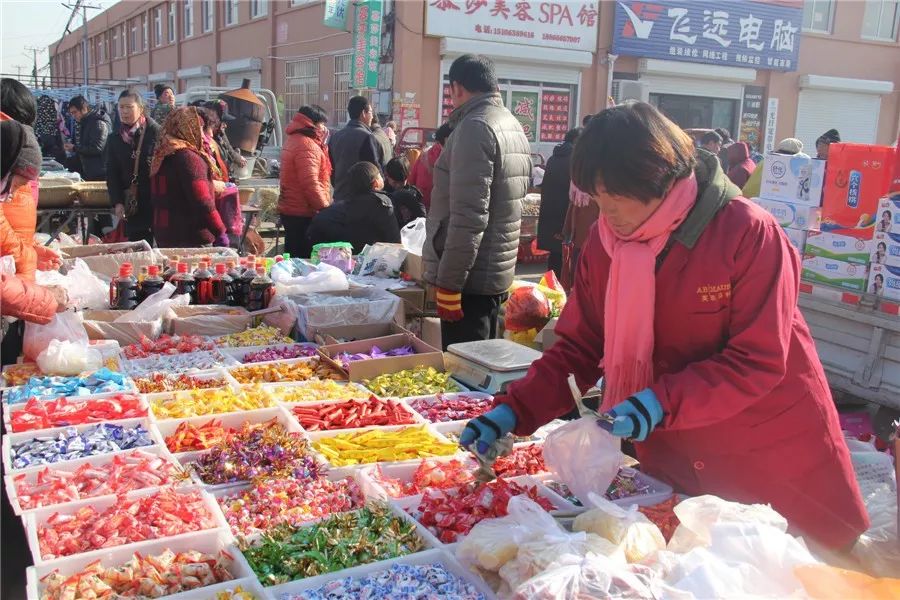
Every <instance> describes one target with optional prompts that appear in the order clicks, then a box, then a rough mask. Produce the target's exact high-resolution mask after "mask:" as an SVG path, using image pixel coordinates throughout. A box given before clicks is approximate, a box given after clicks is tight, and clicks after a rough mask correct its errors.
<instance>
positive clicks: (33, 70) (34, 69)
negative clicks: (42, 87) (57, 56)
mask: <svg viewBox="0 0 900 600" xmlns="http://www.w3.org/2000/svg"><path fill="white" fill-rule="evenodd" d="M25 50H26V51H27V52H31V56H32V59H33V61H34V62H33V63H32V65H33V66H32V68H31V77H32V79H34V89H37V87H38V68H37V53H38V52H43V50H44V49H43V48H38V47H36V46H25Z"/></svg>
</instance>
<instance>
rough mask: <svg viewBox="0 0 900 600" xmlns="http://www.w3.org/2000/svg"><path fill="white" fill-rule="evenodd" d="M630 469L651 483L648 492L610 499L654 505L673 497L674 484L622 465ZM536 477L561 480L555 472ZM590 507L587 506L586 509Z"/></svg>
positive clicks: (639, 504) (619, 501) (624, 503)
mask: <svg viewBox="0 0 900 600" xmlns="http://www.w3.org/2000/svg"><path fill="white" fill-rule="evenodd" d="M624 469H628V470H630V471H633V472H634V477H635V479H637V480H638V481H640V482H641V483H643V484H646V485H649V486H650V490H649V492H648V493H646V494H640V495H638V496H629V497H627V498H620V499H619V500H610V502H612V503H613V504H618V505H619V506H623V507H626V508H627V507H629V506H634V505H637V506H653V505H655V504H659V503H660V502H665V501H666V500H668V499H669V498H671V497H672V493H673V492H672V486H670V485H668V484H665V483H663V482H662V481H660V480H659V479H656V478H655V477H651V476H650V475H647V474H646V473H643V472H641V471H638V470H637V469H631V468H629V467H622V470H624ZM535 478H536V479H538V480H539V481H541V482H547V481H559V476H558V475H556V474H555V473H547V474H542V475H535ZM579 500H581V502H582V504H584V503H585V501H584V500H582V499H581V498H579ZM587 508H590V507H589V506H586V508H585V510H587Z"/></svg>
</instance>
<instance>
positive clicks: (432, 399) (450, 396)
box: [404, 380, 494, 425]
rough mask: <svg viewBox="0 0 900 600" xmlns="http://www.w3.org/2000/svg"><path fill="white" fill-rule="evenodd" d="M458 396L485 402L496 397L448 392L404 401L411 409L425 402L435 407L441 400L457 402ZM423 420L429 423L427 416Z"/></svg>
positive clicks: (437, 423) (441, 422)
mask: <svg viewBox="0 0 900 600" xmlns="http://www.w3.org/2000/svg"><path fill="white" fill-rule="evenodd" d="M454 381H455V380H454ZM458 396H469V397H470V398H477V399H484V400H489V399H492V398H493V397H494V396H493V395H492V394H485V393H484V392H446V393H443V394H431V395H428V396H412V397H409V398H404V400H406V402H407V404H409V405H410V407H412V406H413V403H414V402H425V403H426V404H429V405H434V404H437V403H439V402H440V401H441V400H455V399H456V398H457V397H458ZM413 410H415V408H413ZM488 410H490V408H489V409H488ZM422 418H423V419H425V420H426V421H428V418H427V417H425V415H422ZM428 422H429V423H433V424H434V425H441V424H444V423H461V424H463V425H465V424H466V423H468V422H469V419H455V420H452V421H428Z"/></svg>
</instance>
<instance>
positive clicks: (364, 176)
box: [347, 161, 381, 195]
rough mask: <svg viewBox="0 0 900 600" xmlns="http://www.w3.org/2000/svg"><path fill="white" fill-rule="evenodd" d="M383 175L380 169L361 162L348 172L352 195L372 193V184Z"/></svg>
mask: <svg viewBox="0 0 900 600" xmlns="http://www.w3.org/2000/svg"><path fill="white" fill-rule="evenodd" d="M379 175H381V171H379V170H378V167H376V166H375V165H373V164H372V163H370V162H367V161H360V162H358V163H356V164H355V165H353V166H352V167H350V170H349V171H347V179H348V180H349V182H350V193H351V194H354V195H356V194H365V193H366V192H371V191H372V182H373V181H375V178H376V177H378V176H379Z"/></svg>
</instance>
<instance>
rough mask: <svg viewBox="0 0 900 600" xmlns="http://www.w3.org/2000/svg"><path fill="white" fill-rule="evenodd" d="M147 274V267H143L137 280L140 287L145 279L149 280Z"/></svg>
mask: <svg viewBox="0 0 900 600" xmlns="http://www.w3.org/2000/svg"><path fill="white" fill-rule="evenodd" d="M147 273H148V271H147V267H141V272H140V273H139V274H138V278H137V281H138V285H140V284H141V283H143V282H144V279H146V278H147Z"/></svg>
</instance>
